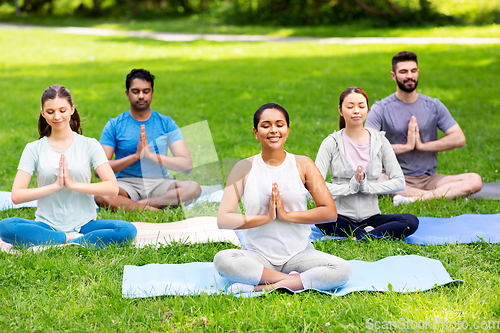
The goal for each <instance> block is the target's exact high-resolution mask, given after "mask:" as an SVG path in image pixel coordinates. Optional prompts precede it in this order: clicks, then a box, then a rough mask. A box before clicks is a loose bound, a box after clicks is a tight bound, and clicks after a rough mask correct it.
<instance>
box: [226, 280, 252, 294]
mask: <svg viewBox="0 0 500 333" xmlns="http://www.w3.org/2000/svg"><path fill="white" fill-rule="evenodd" d="M253 288H254V286H253V285H251V284H245V283H239V282H236V283H233V284H232V285H230V286H229V287H228V288H227V292H228V293H229V294H240V293H251V292H253Z"/></svg>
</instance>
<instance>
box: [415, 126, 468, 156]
mask: <svg viewBox="0 0 500 333" xmlns="http://www.w3.org/2000/svg"><path fill="white" fill-rule="evenodd" d="M444 134H445V136H444V137H442V138H441V139H437V140H435V141H428V142H422V141H421V140H420V133H419V130H418V126H417V129H416V138H417V140H416V144H415V148H416V149H418V150H421V151H445V150H450V149H454V148H458V147H463V146H465V134H464V132H463V131H462V129H461V128H460V126H459V125H458V124H455V125H453V126H451V127H450V128H449V129H448V130H447V131H446V132H444Z"/></svg>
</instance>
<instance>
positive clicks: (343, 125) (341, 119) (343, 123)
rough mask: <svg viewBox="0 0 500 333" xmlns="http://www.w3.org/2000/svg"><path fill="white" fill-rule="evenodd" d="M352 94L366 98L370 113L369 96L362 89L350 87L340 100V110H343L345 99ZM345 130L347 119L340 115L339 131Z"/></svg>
mask: <svg viewBox="0 0 500 333" xmlns="http://www.w3.org/2000/svg"><path fill="white" fill-rule="evenodd" d="M352 93H356V94H361V95H363V96H364V97H365V98H366V105H367V106H368V111H370V104H369V103H368V95H367V94H366V93H365V91H364V90H363V89H361V88H360V87H349V88H347V89H346V90H344V91H343V92H342V94H340V98H339V108H340V109H341V110H342V103H344V99H345V98H346V97H347V96H349V95H350V94H352ZM343 128H345V119H344V117H343V116H341V115H339V129H343Z"/></svg>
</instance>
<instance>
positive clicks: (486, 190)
mask: <svg viewBox="0 0 500 333" xmlns="http://www.w3.org/2000/svg"><path fill="white" fill-rule="evenodd" d="M473 197H474V199H493V200H500V182H492V183H484V184H483V188H482V189H481V190H480V191H479V192H476V193H474V195H473Z"/></svg>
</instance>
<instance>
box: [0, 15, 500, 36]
mask: <svg viewBox="0 0 500 333" xmlns="http://www.w3.org/2000/svg"><path fill="white" fill-rule="evenodd" d="M0 21H1V22H6V23H17V24H35V25H41V26H61V27H66V26H76V27H93V28H103V29H117V30H143V31H160V32H182V33H203V34H236V35H268V36H279V37H288V36H305V37H498V36H500V24H489V25H477V26H474V25H472V26H443V27H436V26H432V25H429V26H423V27H400V28H389V27H387V28H383V27H380V28H374V27H373V23H371V22H370V21H359V22H353V23H340V24H338V25H331V26H297V27H293V26H292V27H280V26H262V25H261V26H259V25H231V24H227V23H224V22H222V21H221V20H219V19H216V18H213V17H207V16H205V15H193V16H190V17H186V18H171V17H164V18H148V19H141V18H136V19H130V18H119V19H116V18H102V19H87V18H85V19H82V18H78V17H73V16H69V15H68V16H62V17H31V16H28V17H15V16H12V15H0Z"/></svg>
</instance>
